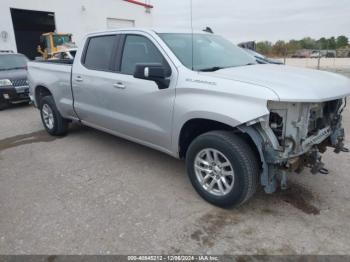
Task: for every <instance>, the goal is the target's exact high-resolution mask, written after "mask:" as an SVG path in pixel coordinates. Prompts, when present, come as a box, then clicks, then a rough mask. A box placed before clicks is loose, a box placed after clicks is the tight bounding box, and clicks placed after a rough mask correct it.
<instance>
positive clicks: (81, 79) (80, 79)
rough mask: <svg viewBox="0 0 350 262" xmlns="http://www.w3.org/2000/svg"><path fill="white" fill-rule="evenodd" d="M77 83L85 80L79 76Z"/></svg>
mask: <svg viewBox="0 0 350 262" xmlns="http://www.w3.org/2000/svg"><path fill="white" fill-rule="evenodd" d="M75 81H77V82H83V78H82V77H81V76H77V77H76V78H75Z"/></svg>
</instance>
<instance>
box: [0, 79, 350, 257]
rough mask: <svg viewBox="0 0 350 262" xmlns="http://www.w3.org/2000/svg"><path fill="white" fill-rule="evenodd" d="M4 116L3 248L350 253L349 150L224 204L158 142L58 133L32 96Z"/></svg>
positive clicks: (0, 121)
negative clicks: (50, 131) (200, 190)
mask: <svg viewBox="0 0 350 262" xmlns="http://www.w3.org/2000/svg"><path fill="white" fill-rule="evenodd" d="M346 74H347V75H348V76H350V74H349V72H346ZM344 118H345V119H344V122H345V126H346V129H347V131H348V137H350V133H349V132H350V111H349V109H348V110H347V111H346V112H345V117H344ZM0 125H1V128H0V254H135V253H137V254H163V253H164V254H169V253H171V254H198V253H201V254H203V253H208V254H349V253H350V227H349V221H350V191H349V188H350V176H349V170H350V161H349V160H350V155H349V154H346V153H343V154H339V155H336V154H334V153H333V152H332V151H331V150H329V151H328V152H327V153H326V154H325V155H324V162H325V163H326V164H327V166H326V167H327V168H328V169H329V170H330V174H329V175H327V176H326V175H316V176H314V175H311V174H310V173H309V172H308V171H305V172H303V173H302V174H299V175H293V176H292V177H291V180H290V186H291V189H289V190H287V191H284V192H278V193H276V194H273V195H267V194H265V193H264V192H262V191H261V190H260V191H259V192H258V193H257V194H256V195H255V196H254V197H253V199H252V200H251V201H249V202H248V203H247V204H245V205H244V206H243V207H241V208H239V209H231V210H223V209H219V208H216V207H214V206H211V205H209V204H207V203H206V202H204V201H203V200H202V199H201V198H200V197H199V196H198V195H197V194H196V192H195V191H194V190H193V189H192V186H191V185H190V182H189V180H188V178H187V176H186V173H185V165H184V163H183V162H182V161H179V160H176V159H173V158H171V157H169V156H167V155H164V154H162V153H159V152H156V151H154V150H152V149H148V148H146V147H142V146H140V145H137V144H134V143H131V142H128V141H125V140H123V139H119V138H117V137H113V136H111V135H108V134H105V133H102V132H99V131H96V130H93V129H90V128H87V127H81V126H79V125H77V124H75V125H73V127H72V128H71V131H70V133H69V135H68V136H66V137H64V138H58V139H57V138H53V137H50V136H48V135H47V134H46V132H45V131H43V127H42V125H41V122H40V117H39V113H38V111H37V110H36V109H34V108H33V107H31V106H16V107H13V108H10V109H8V110H6V111H1V112H0ZM346 142H347V144H348V145H349V144H350V143H349V140H347V141H346Z"/></svg>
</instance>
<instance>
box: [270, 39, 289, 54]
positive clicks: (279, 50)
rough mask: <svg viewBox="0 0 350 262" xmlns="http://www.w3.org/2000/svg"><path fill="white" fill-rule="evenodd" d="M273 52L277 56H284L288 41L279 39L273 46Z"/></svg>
mask: <svg viewBox="0 0 350 262" xmlns="http://www.w3.org/2000/svg"><path fill="white" fill-rule="evenodd" d="M272 53H273V54H274V55H277V56H284V54H285V53H286V43H285V42H284V41H282V40H279V41H277V42H276V43H275V44H274V45H273V47H272Z"/></svg>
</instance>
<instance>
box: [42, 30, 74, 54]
mask: <svg viewBox="0 0 350 262" xmlns="http://www.w3.org/2000/svg"><path fill="white" fill-rule="evenodd" d="M75 47H76V45H75V43H74V42H72V34H62V33H55V32H50V33H44V34H42V35H41V36H40V45H39V46H38V48H37V51H38V53H40V54H41V55H42V58H43V59H45V60H46V59H49V58H51V57H52V56H53V54H55V53H57V52H59V51H64V50H66V49H70V48H75Z"/></svg>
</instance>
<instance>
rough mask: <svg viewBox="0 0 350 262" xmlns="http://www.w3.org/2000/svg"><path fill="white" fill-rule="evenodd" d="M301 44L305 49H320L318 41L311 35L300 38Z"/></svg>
mask: <svg viewBox="0 0 350 262" xmlns="http://www.w3.org/2000/svg"><path fill="white" fill-rule="evenodd" d="M300 46H301V48H304V49H318V46H317V43H316V41H315V40H314V39H312V38H311V37H305V38H303V39H301V40H300Z"/></svg>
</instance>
